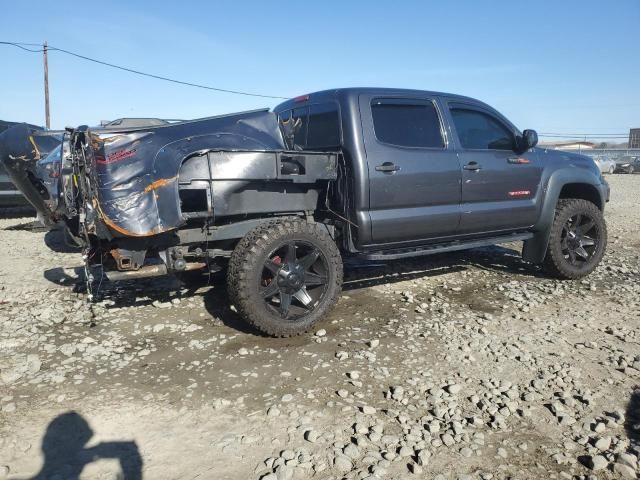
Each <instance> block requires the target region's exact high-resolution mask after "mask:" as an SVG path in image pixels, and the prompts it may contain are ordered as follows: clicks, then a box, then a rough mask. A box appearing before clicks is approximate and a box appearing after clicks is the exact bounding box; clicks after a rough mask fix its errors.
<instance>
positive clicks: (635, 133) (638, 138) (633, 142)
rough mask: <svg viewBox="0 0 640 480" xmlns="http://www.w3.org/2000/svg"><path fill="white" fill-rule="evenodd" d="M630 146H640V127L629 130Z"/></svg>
mask: <svg viewBox="0 0 640 480" xmlns="http://www.w3.org/2000/svg"><path fill="white" fill-rule="evenodd" d="M629 148H640V128H632V129H631V130H629Z"/></svg>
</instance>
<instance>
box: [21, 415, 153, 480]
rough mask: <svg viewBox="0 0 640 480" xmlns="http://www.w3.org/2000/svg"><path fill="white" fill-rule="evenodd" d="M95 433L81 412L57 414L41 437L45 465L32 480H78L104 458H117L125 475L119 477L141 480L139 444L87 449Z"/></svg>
mask: <svg viewBox="0 0 640 480" xmlns="http://www.w3.org/2000/svg"><path fill="white" fill-rule="evenodd" d="M93 434H94V432H93V430H92V429H91V427H90V426H89V423H88V422H87V421H86V420H85V419H84V417H83V416H82V415H80V414H79V413H77V412H74V411H70V412H66V413H63V414H61V415H58V416H57V417H56V418H54V419H53V420H52V421H51V422H50V423H49V425H48V426H47V430H46V432H45V434H44V437H43V438H42V454H43V456H44V463H43V465H42V468H41V469H40V471H39V472H38V473H37V474H36V475H35V476H33V477H31V480H49V479H51V478H64V479H66V480H78V479H79V478H80V475H81V473H82V470H83V469H84V467H86V466H87V465H89V464H91V463H93V462H96V461H98V460H101V459H116V460H117V461H118V462H119V463H120V469H121V471H122V474H121V475H118V478H122V479H123V480H141V479H142V465H143V462H142V457H141V456H140V451H139V449H138V445H137V444H136V442H134V441H124V442H122V441H117V442H101V443H98V444H96V445H94V446H92V447H87V446H86V445H87V444H88V443H89V442H90V441H91V438H92V437H93Z"/></svg>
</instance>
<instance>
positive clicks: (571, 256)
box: [569, 248, 576, 265]
mask: <svg viewBox="0 0 640 480" xmlns="http://www.w3.org/2000/svg"><path fill="white" fill-rule="evenodd" d="M569 262H571V263H572V264H574V265H575V263H576V252H574V251H573V249H572V248H570V249H569Z"/></svg>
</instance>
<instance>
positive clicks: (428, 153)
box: [359, 95, 461, 244]
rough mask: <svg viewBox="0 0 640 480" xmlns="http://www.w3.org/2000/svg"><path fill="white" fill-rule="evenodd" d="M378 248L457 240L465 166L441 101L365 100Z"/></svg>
mask: <svg viewBox="0 0 640 480" xmlns="http://www.w3.org/2000/svg"><path fill="white" fill-rule="evenodd" d="M359 104H360V113H361V118H362V129H363V136H364V140H365V150H366V155H367V164H368V171H369V215H370V219H371V235H372V239H373V243H374V244H389V243H397V242H406V241H418V240H425V239H432V238H438V237H446V236H450V235H454V234H455V233H456V231H457V229H458V223H459V220H460V176H461V173H460V164H459V162H458V158H457V156H456V152H455V150H454V149H453V148H452V146H449V142H448V141H447V136H446V134H445V129H444V122H443V121H442V117H441V115H440V112H439V110H438V106H437V103H436V101H435V99H433V98H429V97H423V96H415V97H413V96H401V97H395V96H376V95H361V96H360V99H359Z"/></svg>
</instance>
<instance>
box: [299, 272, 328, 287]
mask: <svg viewBox="0 0 640 480" xmlns="http://www.w3.org/2000/svg"><path fill="white" fill-rule="evenodd" d="M326 283H327V277H326V275H318V274H317V273H312V272H304V284H305V285H306V286H308V287H312V286H316V285H324V284H326Z"/></svg>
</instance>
